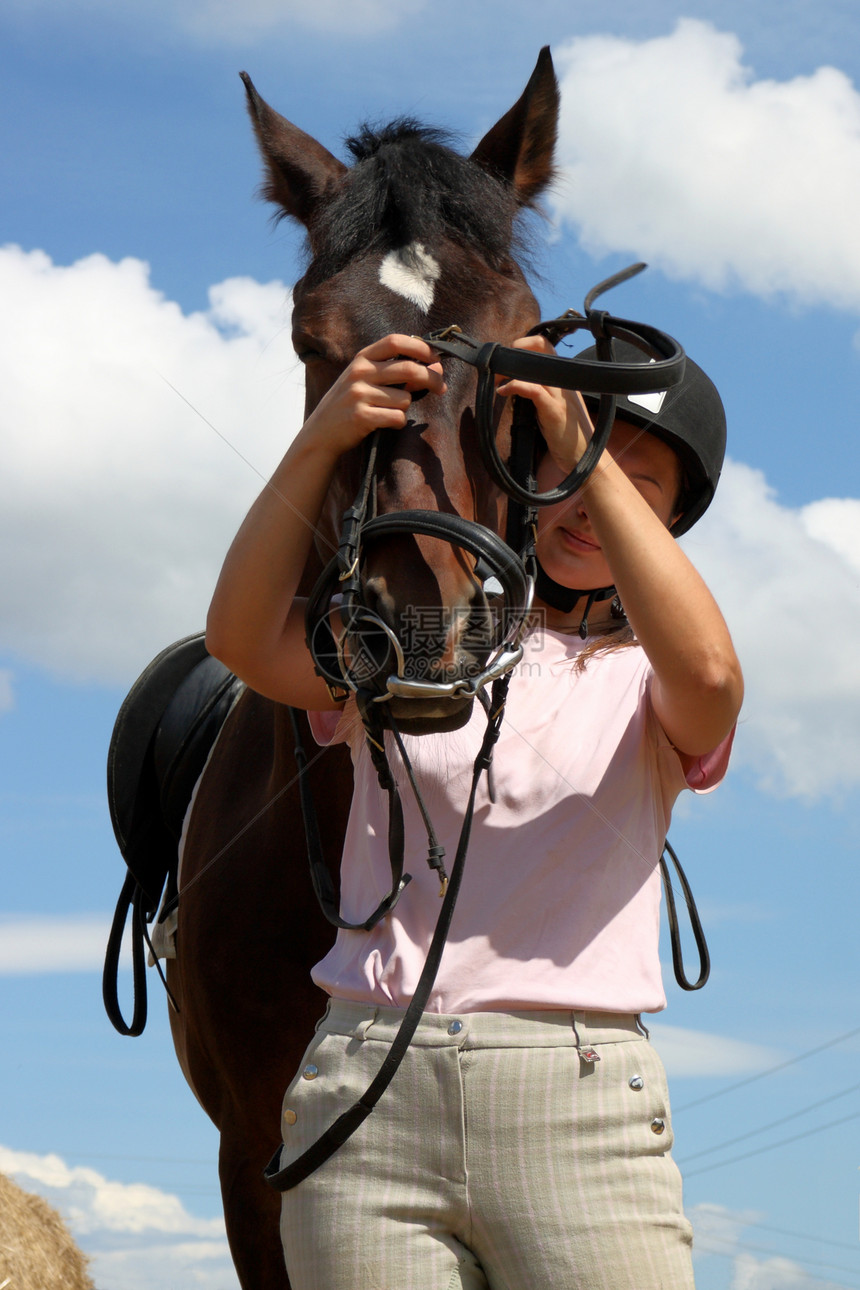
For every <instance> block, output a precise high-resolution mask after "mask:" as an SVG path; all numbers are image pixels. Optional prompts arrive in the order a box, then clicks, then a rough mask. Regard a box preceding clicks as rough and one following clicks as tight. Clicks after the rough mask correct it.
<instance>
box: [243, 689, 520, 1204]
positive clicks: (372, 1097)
mask: <svg viewBox="0 0 860 1290" xmlns="http://www.w3.org/2000/svg"><path fill="white" fill-rule="evenodd" d="M509 680H510V673H508V675H506V676H503V677H501V678H500V679H499V680H497V681H495V682H494V684H493V693H492V698H491V702H490V714H489V717H488V721H487V729H486V732H485V734H484V738H483V742H482V743H481V748H480V751H479V753H478V756H477V757H476V759H475V764H474V767H473V770H472V784H471V788H470V791H469V799H468V804H467V806H466V812H465V815H464V817H463V824H462V827H461V829H460V838H459V841H458V844H457V854H456V856H455V858H454V863H453V865H452V867H451V875H450V878H449V880H448V886H447V890H446V892H445V897H444V899H443V901H442V908H441V909H440V911H439V918H438V920H437V922H436V928H435V931H434V933H433V939H432V941H431V943H430V949H429V950H428V953H427V958H426V960H425V963H424V967H423V969H422V971H421V976H420V978H419V980H418V984H417V985H416V987H415V992H414V994H413V996H412V999H411V1000H410V1003H409V1006H408V1008H407V1009H406V1012H405V1013H404V1016H403V1020H402V1021H401V1023H400V1028H399V1030H398V1032H397V1034H396V1035H395V1037H394V1040H393V1041H392V1044H391V1047H390V1048H389V1050H388V1052H387V1054H386V1056H385V1059H384V1060H383V1062H382V1065H381V1066H380V1068H379V1071H378V1072H377V1074H376V1077H375V1078H374V1079H373V1081H372V1082H371V1084H370V1085H369V1086H368V1088H367V1091H366V1092H365V1093H364V1094H363V1096H362V1097H360V1098H359V1100H358V1101H357V1102H356V1103H355V1104H354V1105H353V1106H351V1107H350V1108H349V1110H348V1111H344V1112H343V1114H342V1115H340V1116H338V1118H337V1119H336V1120H335V1121H334V1123H333V1124H332V1125H330V1126H329V1128H328V1129H326V1131H325V1132H324V1133H323V1134H322V1136H321V1137H319V1138H318V1139H317V1141H316V1142H314V1143H313V1144H312V1145H311V1146H310V1147H308V1149H307V1150H306V1151H305V1152H303V1153H302V1155H300V1156H299V1157H298V1159H297V1160H294V1161H293V1162H292V1163H291V1164H289V1165H286V1166H285V1167H284V1168H283V1169H281V1168H280V1167H279V1166H280V1161H281V1152H282V1150H283V1148H281V1147H279V1148H278V1150H277V1151H276V1152H275V1154H274V1156H273V1157H272V1159H271V1161H270V1162H269V1164H268V1165H267V1167H266V1169H265V1171H264V1176H265V1179H266V1182H267V1183H269V1185H270V1186H271V1187H274V1188H275V1190H276V1191H289V1190H291V1188H293V1187H295V1186H296V1185H297V1184H298V1183H300V1182H302V1181H303V1180H304V1179H305V1178H307V1177H308V1176H309V1175H310V1174H312V1173H313V1172H314V1170H315V1169H318V1168H319V1167H320V1165H322V1164H325V1162H326V1160H328V1159H329V1158H330V1157H331V1156H333V1155H334V1153H335V1152H336V1151H337V1150H338V1148H339V1147H341V1146H343V1144H344V1143H345V1142H346V1140H347V1139H348V1138H349V1137H351V1136H352V1134H353V1133H355V1131H356V1129H358V1128H359V1127H360V1125H362V1124H363V1123H364V1121H365V1120H366V1119H367V1117H368V1116H369V1115H370V1113H371V1111H372V1110H373V1108H374V1107H375V1106H376V1104H377V1102H378V1101H379V1099H380V1098H381V1097H382V1094H383V1093H384V1092H385V1090H386V1089H387V1088H388V1085H389V1084H390V1083H391V1081H392V1079H393V1078H394V1076H395V1074H396V1072H397V1068H398V1067H399V1065H400V1063H401V1061H402V1060H403V1057H404V1054H405V1053H406V1050H407V1048H408V1047H409V1044H410V1043H411V1041H412V1036H413V1035H414V1034H415V1031H416V1030H417V1028H418V1024H419V1022H420V1021H421V1015H422V1013H423V1012H424V1008H425V1007H426V1004H427V1001H428V999H429V998H430V991H431V990H432V989H433V983H434V982H435V980H436V975H437V973H438V971H439V964H440V963H441V961H442V951H443V950H444V948H445V941H446V939H447V936H448V930H449V928H450V926H451V919H452V916H453V913H454V906H455V904H456V901H457V895H458V893H459V890H460V883H461V882H462V878H463V870H464V868H465V864H466V852H467V851H468V848H469V839H470V836H471V831H472V818H473V816H474V811H475V796H476V793H477V789H478V783H479V781H480V778H481V775H482V774H483V773H484V771H488V770H489V768H490V764H491V762H492V756H493V748H494V747H495V744H496V741H497V739H498V737H499V731H500V729H501V724H502V717H503V715H504V709H505V699H506V697H507V690H508V683H509Z"/></svg>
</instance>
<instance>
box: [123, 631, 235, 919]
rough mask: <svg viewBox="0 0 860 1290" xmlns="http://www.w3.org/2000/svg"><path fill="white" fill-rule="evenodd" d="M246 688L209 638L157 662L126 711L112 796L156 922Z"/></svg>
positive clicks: (195, 639)
mask: <svg viewBox="0 0 860 1290" xmlns="http://www.w3.org/2000/svg"><path fill="white" fill-rule="evenodd" d="M242 688H243V685H242V682H241V681H239V680H238V678H237V677H236V676H234V675H233V673H232V672H230V671H229V670H228V669H227V668H226V667H225V666H224V664H223V663H219V662H218V660H217V659H215V658H212V656H211V655H210V654H208V653H207V652H206V646H205V644H204V636H203V633H202V632H199V633H197V634H196V635H194V636H186V637H185V638H184V639H183V640H180V641H176V642H175V643H174V644H173V645H169V646H168V647H167V649H164V650H162V651H161V653H160V654H159V655H158V656H157V657H156V658H154V659H153V661H152V662H151V663H150V664H149V666H148V667H147V668H146V669H145V670H144V671H143V672H142V673H141V675H140V676H139V677H138V679H137V680H136V681H135V683H134V685H133V686H132V687H131V689H130V690H129V692H128V695H127V696H126V699H125V701H124V703H123V705H122V707H121V708H120V710H119V713H118V715H117V719H116V722H115V724H114V728H113V734H112V736H111V741H110V747H109V749H108V763H107V788H108V803H109V805H110V815H111V821H112V823H113V829H114V834H115V836H116V840H117V843H118V845H119V849H120V851H121V852H122V855H123V858H124V859H125V862H126V864H127V865H128V868H129V870H130V871H131V873H132V874H133V876H134V878H135V881H136V882H137V884H138V886H139V887H140V888H141V890H142V892H143V893H144V897H145V905H146V914H147V917H148V918H151V917H152V916H153V915H154V913H155V910H156V908H157V906H158V902H159V900H160V898H161V892H162V890H163V887H164V882H165V879H166V877H167V874H168V873H169V872H170V870H171V868H172V867H174V866H175V864H176V856H177V843H178V841H179V838H180V835H181V831H182V822H183V819H184V817H185V812H186V809H187V807H188V803H189V801H190V799H191V793H192V790H193V788H194V785H195V783H196V782H197V780H198V778H199V776H200V774H201V772H202V770H203V767H204V765H205V764H206V758H207V757H208V755H209V752H210V750H211V748H212V744H213V743H214V741H215V738H216V736H217V734H218V731H219V730H220V729H221V726H222V725H223V723H224V720H225V718H226V716H227V713H228V712H229V710H230V708H231V706H232V704H233V702H234V701H235V699H236V697H237V695H238V694H239V692H240V691H241V690H242Z"/></svg>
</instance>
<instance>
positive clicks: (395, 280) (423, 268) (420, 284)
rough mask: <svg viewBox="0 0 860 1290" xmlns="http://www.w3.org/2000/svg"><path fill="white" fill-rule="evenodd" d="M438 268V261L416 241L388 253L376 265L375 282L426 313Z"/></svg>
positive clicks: (431, 298)
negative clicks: (376, 280) (376, 275)
mask: <svg viewBox="0 0 860 1290" xmlns="http://www.w3.org/2000/svg"><path fill="white" fill-rule="evenodd" d="M441 273H442V269H441V267H440V265H439V261H438V260H436V259H435V258H434V257H433V256H432V255H431V254H430V252H429V251H427V250H425V249H424V247H423V246H422V244H421V243H420V242H413V243H412V245H411V246H404V247H401V248H400V249H399V250H398V251H389V252H388V255H386V257H385V259H384V260H383V261H382V263H381V264H380V266H379V281H380V282H381V283H382V285H383V286H384V287H388V289H389V291H395V292H396V293H397V295H398V296H403V298H404V300H411V301H412V303H413V305H417V306H418V308H419V309H423V310H424V312H425V313H428V312H429V310H430V306H431V305H432V304H433V296H434V295H435V292H436V279H437V278H438V277H440V275H441Z"/></svg>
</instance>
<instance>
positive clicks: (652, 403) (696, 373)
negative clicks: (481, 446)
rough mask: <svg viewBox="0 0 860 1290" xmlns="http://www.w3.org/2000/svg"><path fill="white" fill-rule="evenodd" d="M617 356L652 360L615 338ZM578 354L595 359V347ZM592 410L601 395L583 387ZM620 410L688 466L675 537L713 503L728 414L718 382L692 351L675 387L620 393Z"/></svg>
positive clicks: (621, 417) (617, 410)
mask: <svg viewBox="0 0 860 1290" xmlns="http://www.w3.org/2000/svg"><path fill="white" fill-rule="evenodd" d="M613 348H614V351H615V358H616V359H617V360H619V361H621V362H624V363H636V362H641V363H647V362H648V361H649V360H648V359H647V358H646V356H645V355H644V354H643V353H642V351H641V350H639V349H637V348H636V346H635V345H630V344H628V343H627V342H626V341H616V342H615V344H614V347H613ZM577 357H578V358H590V359H596V358H597V352H596V350H595V349H594V347H592V348H590V349H586V350H583V352H582V353H581V354H578V355H577ZM583 398H584V399H585V402H586V404H587V405H588V407H589V411H593V410H595V409H596V408H597V401H598V400H597V396H596V395H590V394H588V393H586V392H583ZM615 415H616V417H617V418H618V419H619V420H622V421H630V422H632V423H633V425H638V426H642V427H643V428H644V429H645V430H647V431H648V433H649V434H653V435H656V436H657V438H658V439H662V440H663V441H664V443H667V444H668V445H669V447H670V448H672V449H673V450H674V451H675V452H676V453H677V455H678V458H679V459H680V462H681V465H682V467H683V470H684V477H685V478H684V484H683V487H682V494H681V501H682V505H683V510H682V513H681V515H680V516H679V518H678V519H677V520H676V521H675V523H674V524H673V525H672V528H671V532H672V533H673V534H674V536H675V537H679V536H680V535H681V534H682V533H686V532H687V530H688V529H690V528H692V526H693V525H694V524H695V522H696V520H698V519H699V518H700V516H702V515H703V514H704V513H705V511H706V510H707V509H708V507H709V506H710V504H711V500H712V499H713V496H714V492H715V490H716V487H717V481H718V480H719V478H720V471H721V470H722V468H723V458H724V456H725V453H726V414H725V409H724V408H723V401H722V399H721V398H720V396H719V394H718V393H717V388H716V386H715V385H714V383H713V381H711V379H710V377H708V376H706V375H705V373H704V372H703V371H702V369H701V368H700V367H699V365H698V364H697V363H694V362H693V360H692V359H691V358H690V357H689V356H688V357H687V361H686V364H685V367H684V379H683V380H682V381H681V384H680V385H676V386H675V387H674V389H671V390H662V391H659V392H657V393H656V394H633V395H623V394H619V395H618V396H617V398H616V407H615Z"/></svg>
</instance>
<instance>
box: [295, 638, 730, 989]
mask: <svg viewBox="0 0 860 1290" xmlns="http://www.w3.org/2000/svg"><path fill="white" fill-rule="evenodd" d="M581 649H582V642H581V641H580V639H579V637H578V636H569V635H565V634H561V633H558V632H552V631H540V630H539V631H536V632H534V633H533V634H532V635H531V636H530V637H529V638H528V639H527V641H526V643H525V653H524V656H523V659H522V661H521V663H520V664H519V666H518V667H517V669H516V671H515V674H514V677H513V679H512V681H511V685H510V689H509V692H508V703H507V711H506V714H505V718H504V721H503V724H502V729H501V736H500V738H499V742H498V744H497V745H496V751H495V755H494V760H493V773H494V778H495V798H496V800H495V801H494V802H492V803H491V802H490V800H489V795H488V791H487V782H486V776H482V780H481V783H480V785H479V789H478V796H477V800H476V806H475V815H474V822H473V826H472V837H471V842H470V845H469V850H468V855H467V861H466V868H465V873H464V876H463V883H462V887H461V890H460V894H459V898H458V902H457V907H456V909H455V912H454V917H453V921H452V925H451V931H450V935H449V938H448V942H447V944H446V946H445V951H444V954H443V957H442V963H441V966H440V969H439V973H438V976H437V979H436V984H435V986H434V988H433V992H432V994H431V996H430V999H429V1002H428V1005H427V1010H428V1011H430V1012H442V1013H457V1012H477V1011H503V1010H515V1009H541V1008H562V1009H573V1008H576V1009H595V1010H599V1011H605V1012H625V1013H635V1012H655V1011H658V1010H659V1009H661V1008H663V1007H665V1003H666V1000H665V995H664V993H663V985H662V980H661V973H660V961H659V955H658V937H659V908H660V873H659V869H658V867H657V861H658V858H659V856H660V853H661V851H662V848H663V841H664V839H665V836H666V833H667V831H668V828H669V818H670V813H671V809H672V805H673V803H674V801H675V798H676V797H677V796H678V793H679V792H680V791H681V790H682V789H683V788H685V787H691V788H693V789H695V790H696V791H699V792H705V791H707V790H708V789H710V788H713V787H715V786H716V784H718V783H719V781H720V779H721V778H722V777H723V775H724V773H725V770H726V766H727V763H728V757H729V751H730V748H731V736H729V737H728V738H727V739H726V740H724V742H723V743H722V744H721V745H720V747H719V748H717V749H716V750H715V752H714V753H712V754H710V755H709V756H708V757H704V758H700V759H699V760H698V761H697V762H696V764H695V765H694V766H693V767H692V769H691V770H690V771H689V772H688V774H687V775H686V777H685V775H684V772H683V770H682V767H681V763H680V759H679V757H678V755H677V753H676V752H675V750H674V749H673V748H672V746H671V744H670V743H669V741H668V739H667V737H666V735H665V733H664V732H663V730H662V728H661V727H660V725H659V723H658V721H657V720H656V718H655V716H654V713H653V711H652V707H651V702H650V694H649V689H650V682H651V677H652V671H651V667H650V664H649V662H648V660H647V658H646V656H645V654H644V652H643V650H642V649H640V648H639V647H638V646H632V647H629V648H626V649H620V650H613V651H609V652H606V653H603V654H597V655H595V656H594V657H592V658H591V659H589V660H588V663H587V665H586V668H585V671H584V672H577V671H576V669H575V668H574V666H573V663H574V660H575V658H576V655H577V654H578V653H579V651H580V650H581ZM310 717H311V727H312V729H313V731H314V735H315V737H316V739H317V740H318V742H320V743H327V742H331V741H340V740H344V739H345V740H348V742H349V744H350V747H351V750H352V757H353V765H354V770H355V791H354V795H353V802H352V807H351V811H350V817H349V824H348V827H347V834H346V841H345V844H344V855H343V862H342V871H341V912H342V914H343V916H344V917H345V918H348V919H349V920H350V921H351V922H358V921H360V920H362V919H364V918H366V917H367V916H368V914H369V913H370V912H371V911H372V910H373V909H374V908H375V907H376V905H377V903H378V901H379V900H380V898H381V897H382V896H383V895H384V893H385V892H386V891H388V889H389V887H390V871H389V862H388V845H387V830H388V799H387V796H386V794H385V793H384V792H383V790H382V789H380V787H379V785H378V782H377V777H376V772H375V770H374V768H373V765H372V762H371V760H370V757H369V756H368V753H367V749H366V746H365V740H364V731H363V728H362V726H361V722H360V721H359V719H358V716H357V713H356V711H355V707H354V704H353V703H352V702H348V703H347V705H346V707H345V708H344V710H343V713H342V714H341V713H337V712H333V713H312V714H310ZM485 728H486V717H485V715H484V711H483V709H482V708H481V707H480V705H479V704H477V703H475V705H474V711H473V713H472V717H471V719H470V721H469V723H468V725H466V726H465V727H464V728H463V729H462V730H459V731H455V732H453V733H450V734H443V735H422V736H420V737H412V738H410V737H408V736H404V743H405V745H406V748H407V752H408V755H409V757H410V759H411V761H412V764H413V767H414V770H415V773H416V776H417V778H418V782H419V784H420V786H421V791H422V794H423V797H424V802H425V805H426V807H427V810H428V813H429V816H430V819H431V820H432V822H433V827H434V829H435V831H436V834H437V837H438V839H439V841H440V843H442V845H443V846H444V847H445V848H446V857H447V866H448V868H449V869H450V866H451V864H452V863H453V859H454V855H455V852H456V849H457V839H458V836H459V831H460V825H461V822H462V819H463V813H464V809H465V805H466V800H467V797H468V792H469V787H470V783H471V776H472V766H473V763H474V760H475V756H476V753H477V751H478V748H479V746H480V743H481V739H482V737H483V734H484V730H485ZM386 740H387V747H388V755H389V760H390V764H391V766H392V770H393V772H394V774H395V776H396V778H397V781H398V784H399V785H400V788H401V796H402V802H403V812H404V821H405V829H406V850H405V856H406V864H405V867H406V871H407V872H408V873H411V874H412V879H413V880H412V882H411V883H410V884H409V885H408V886H407V888H406V890H405V891H404V892H403V894H402V896H401V898H400V901H399V903H398V905H397V907H396V908H395V909H394V911H393V912H392V913H391V914H389V915H388V916H387V917H386V918H384V919H383V920H382V921H381V922H380V923H379V924H377V926H376V927H375V928H374V929H373V930H372V931H370V932H364V931H356V932H352V931H339V932H338V934H337V940H336V942H335V944H334V946H333V948H332V949H331V950H330V952H329V953H328V954H327V955H326V956H325V958H324V959H323V960H322V961H321V962H320V963H318V964H317V966H316V968H315V969H314V971H313V979H314V980H315V981H316V983H317V984H318V985H319V986H321V987H322V989H323V990H326V991H327V992H328V993H329V994H331V995H334V996H336V997H338V998H341V999H349V1000H355V1001H357V1002H362V1003H368V1004H379V1005H383V1006H395V1007H405V1006H406V1005H407V1004H408V1003H409V1000H410V999H411V997H412V994H413V991H414V989H415V986H416V983H417V981H418V977H419V976H420V973H421V969H422V967H423V965H424V959H425V957H426V954H427V949H428V946H429V944H430V940H431V937H432V935H433V929H434V927H435V924H436V919H437V917H438V914H439V906H440V900H439V881H438V878H437V876H436V874H435V873H433V872H431V870H430V869H429V867H428V865H427V861H426V854H427V841H426V833H425V830H424V827H423V823H422V820H421V817H420V814H419V812H418V808H417V806H416V804H415V798H414V795H413V793H412V791H411V789H410V787H409V784H408V782H406V773H405V770H404V768H403V765H402V763H401V761H400V757H399V755H398V752H397V749H396V747H395V746H394V745H393V741H392V740H391V736H390V735H387V736H386Z"/></svg>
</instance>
